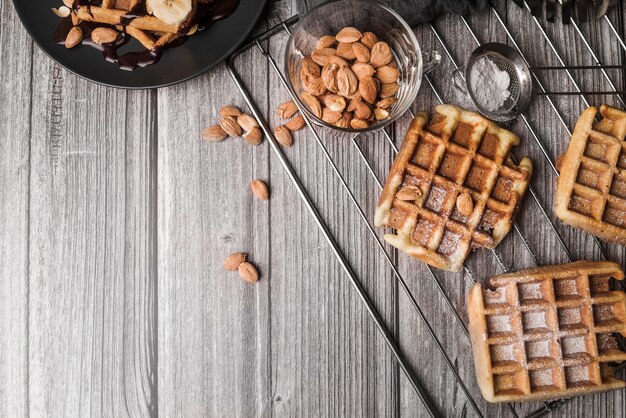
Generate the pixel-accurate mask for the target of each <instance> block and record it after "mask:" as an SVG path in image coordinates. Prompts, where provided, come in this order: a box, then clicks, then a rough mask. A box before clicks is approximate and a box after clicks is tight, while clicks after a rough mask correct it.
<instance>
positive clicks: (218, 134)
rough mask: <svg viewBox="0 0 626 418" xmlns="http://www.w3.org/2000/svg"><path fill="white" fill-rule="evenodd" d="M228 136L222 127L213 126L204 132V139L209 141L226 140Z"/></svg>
mask: <svg viewBox="0 0 626 418" xmlns="http://www.w3.org/2000/svg"><path fill="white" fill-rule="evenodd" d="M227 136H228V134H227V133H226V131H225V130H223V129H222V127H221V126H220V125H213V126H209V127H208V128H206V129H205V130H204V131H202V139H206V140H207V141H213V142H217V141H221V140H222V139H224V138H226V137H227Z"/></svg>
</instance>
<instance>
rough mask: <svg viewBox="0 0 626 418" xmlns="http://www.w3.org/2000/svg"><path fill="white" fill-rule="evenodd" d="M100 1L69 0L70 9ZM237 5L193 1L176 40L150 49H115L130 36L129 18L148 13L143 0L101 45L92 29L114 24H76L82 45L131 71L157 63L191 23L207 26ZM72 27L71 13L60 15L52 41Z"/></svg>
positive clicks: (234, 0) (183, 37)
mask: <svg viewBox="0 0 626 418" xmlns="http://www.w3.org/2000/svg"><path fill="white" fill-rule="evenodd" d="M101 4H102V0H74V2H73V3H72V9H73V10H74V12H76V11H77V10H78V8H79V7H81V6H86V7H87V11H88V12H89V14H91V6H100V5H101ZM238 6H239V0H222V1H218V2H217V4H214V5H212V4H205V3H198V4H197V5H196V10H195V13H194V14H193V15H192V16H191V17H190V18H189V19H187V21H186V22H185V23H183V24H182V25H181V26H180V28H179V29H178V35H180V36H179V37H178V38H177V39H176V40H174V41H173V42H171V43H169V44H167V45H164V46H162V47H159V48H155V49H153V50H147V49H143V50H141V51H136V52H126V53H124V54H121V55H120V54H119V53H118V50H119V49H120V48H122V47H123V46H124V45H126V44H127V43H128V42H129V41H130V39H131V36H130V35H128V34H127V33H126V30H125V28H126V26H128V24H130V22H132V21H133V20H134V19H136V18H138V17H142V16H146V15H148V12H147V11H146V5H145V1H143V2H141V3H139V4H138V5H136V6H135V7H134V8H133V9H131V10H129V11H128V13H126V14H125V15H124V16H122V18H121V19H120V23H119V25H120V26H122V27H123V28H124V29H123V30H122V31H121V32H120V34H119V36H118V38H117V40H116V41H115V42H112V43H109V44H103V45H100V44H97V43H95V42H93V41H92V40H91V32H93V30H94V29H96V28H100V27H108V28H112V29H115V30H117V28H116V27H115V26H112V25H107V24H104V23H96V22H88V21H82V22H80V23H79V24H78V25H77V26H78V27H79V28H80V29H81V30H82V31H83V41H82V42H81V43H82V45H86V46H89V47H91V48H94V49H97V50H98V51H100V52H102V55H103V56H104V58H105V59H106V60H107V61H108V62H111V63H115V64H117V65H118V67H119V68H120V69H122V70H127V71H132V70H134V69H136V68H143V67H147V66H148V65H152V64H156V63H157V62H158V61H159V59H160V58H161V54H162V53H163V52H164V51H165V50H166V49H169V48H176V47H178V46H180V45H182V44H184V43H185V42H186V41H187V39H188V38H189V36H188V35H186V34H187V33H189V31H190V30H191V28H192V27H193V26H194V25H196V24H197V25H198V32H200V31H203V30H206V29H208V28H210V27H211V26H212V25H213V24H214V23H216V22H219V21H220V20H223V19H226V18H227V17H228V16H230V15H232V14H233V13H234V12H235V10H236V9H237V7H238ZM72 27H73V24H72V19H71V17H66V18H63V19H62V20H61V23H60V24H59V26H58V27H57V29H56V30H55V31H54V34H53V40H54V42H55V43H58V44H64V43H65V38H67V35H68V33H69V32H70V30H71V29H72Z"/></svg>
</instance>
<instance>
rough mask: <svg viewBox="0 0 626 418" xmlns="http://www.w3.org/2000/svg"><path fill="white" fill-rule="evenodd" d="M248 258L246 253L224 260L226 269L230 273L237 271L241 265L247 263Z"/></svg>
mask: <svg viewBox="0 0 626 418" xmlns="http://www.w3.org/2000/svg"><path fill="white" fill-rule="evenodd" d="M246 258H248V254H246V253H233V254H231V255H229V256H228V257H226V259H225V260H224V268H225V269H226V270H228V271H235V270H237V269H238V268H239V266H240V265H241V263H243V262H245V261H246Z"/></svg>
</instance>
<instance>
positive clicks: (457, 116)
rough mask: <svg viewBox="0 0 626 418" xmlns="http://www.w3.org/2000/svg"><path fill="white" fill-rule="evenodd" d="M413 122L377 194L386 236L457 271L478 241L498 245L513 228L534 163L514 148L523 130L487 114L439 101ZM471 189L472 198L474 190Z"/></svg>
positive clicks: (379, 217)
mask: <svg viewBox="0 0 626 418" xmlns="http://www.w3.org/2000/svg"><path fill="white" fill-rule="evenodd" d="M427 118H428V117H427V115H426V114H425V113H420V114H418V115H417V116H416V117H415V119H413V121H412V122H411V125H410V126H409V130H408V132H407V134H406V137H405V139H404V144H403V145H402V148H401V149H400V152H399V153H398V156H397V157H396V160H395V162H394V163H393V166H392V167H391V171H390V173H389V176H388V178H387V183H386V184H385V187H384V189H383V192H382V194H381V196H380V199H379V201H378V206H377V208H376V214H375V220H374V224H375V225H376V226H379V227H380V226H388V227H391V228H395V229H396V230H397V232H396V233H395V234H386V235H385V240H386V241H387V242H389V243H390V244H391V245H393V246H394V247H396V248H398V249H400V250H402V251H404V252H406V253H407V254H409V255H411V256H413V257H415V258H417V259H418V260H421V261H424V262H425V263H428V264H430V265H431V266H434V267H438V268H442V269H446V270H453V271H458V270H460V269H461V268H462V267H463V262H464V261H465V259H466V258H467V255H468V253H469V251H470V249H471V248H472V247H483V248H494V247H496V246H497V245H498V244H499V243H500V241H502V239H503V238H504V237H505V236H506V234H507V233H508V232H509V230H510V229H511V224H512V218H513V216H514V214H515V212H516V210H517V207H518V205H519V203H520V201H521V198H522V197H523V195H524V193H525V192H526V188H527V187H528V182H529V180H530V175H531V171H532V164H531V162H530V160H529V159H528V158H524V159H523V160H522V161H521V162H520V164H519V166H517V167H516V166H515V165H514V164H513V163H512V162H511V160H510V156H509V151H510V149H511V147H512V146H513V145H517V144H518V143H519V138H518V137H517V136H516V135H514V134H513V133H511V132H509V131H507V130H505V129H502V128H500V127H498V126H497V125H495V124H494V123H493V122H491V121H489V120H487V119H485V118H484V117H482V116H480V115H478V114H476V113H472V112H468V111H466V110H463V109H460V108H458V107H456V106H452V105H440V106H437V107H436V108H435V115H434V117H433V119H432V121H431V122H430V124H429V125H428V126H426V125H427V122H428V121H427ZM470 197H471V198H470Z"/></svg>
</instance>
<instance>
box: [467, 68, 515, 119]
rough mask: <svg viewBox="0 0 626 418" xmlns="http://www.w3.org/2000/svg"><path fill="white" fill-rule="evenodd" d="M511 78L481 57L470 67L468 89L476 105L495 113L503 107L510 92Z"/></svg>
mask: <svg viewBox="0 0 626 418" xmlns="http://www.w3.org/2000/svg"><path fill="white" fill-rule="evenodd" d="M510 85H511V77H510V76H509V73H507V72H506V71H502V70H500V69H499V68H498V66H497V65H496V64H495V63H494V62H493V61H492V60H490V59H489V58H487V57H482V58H480V59H479V60H478V61H476V63H475V64H474V65H473V66H472V69H471V74H470V87H471V89H472V94H473V95H474V98H475V100H476V101H477V102H478V104H479V105H480V106H481V107H482V108H483V109H485V110H487V111H489V112H495V111H496V110H498V109H499V108H501V107H502V105H504V102H505V101H506V99H508V98H509V96H510V95H511V92H510V91H509V86H510Z"/></svg>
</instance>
